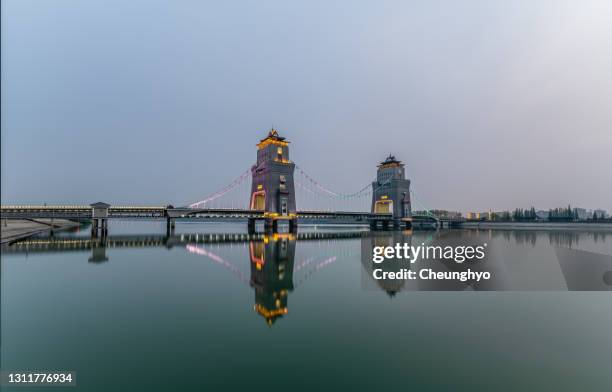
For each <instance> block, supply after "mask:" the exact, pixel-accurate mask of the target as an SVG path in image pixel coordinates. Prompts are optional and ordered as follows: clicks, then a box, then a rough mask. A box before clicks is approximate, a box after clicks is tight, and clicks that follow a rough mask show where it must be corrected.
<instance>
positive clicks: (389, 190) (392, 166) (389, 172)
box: [371, 155, 412, 229]
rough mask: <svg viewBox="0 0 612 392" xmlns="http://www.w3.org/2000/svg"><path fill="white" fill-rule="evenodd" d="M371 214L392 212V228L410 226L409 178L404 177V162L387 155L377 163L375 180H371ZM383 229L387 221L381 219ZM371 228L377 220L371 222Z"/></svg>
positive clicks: (376, 225)
mask: <svg viewBox="0 0 612 392" xmlns="http://www.w3.org/2000/svg"><path fill="white" fill-rule="evenodd" d="M371 212H372V213H373V214H392V223H393V227H394V228H400V227H406V228H410V227H411V216H412V206H411V202H410V180H408V179H406V173H405V169H404V164H403V163H402V162H401V161H398V160H397V159H395V157H394V156H393V155H389V156H388V157H387V158H386V159H385V160H384V161H382V162H381V163H380V164H379V165H378V170H377V171H376V181H374V182H372V209H371ZM381 223H382V225H383V229H386V228H387V227H388V224H389V222H388V221H381ZM371 225H372V227H373V228H376V227H378V222H376V221H374V222H371Z"/></svg>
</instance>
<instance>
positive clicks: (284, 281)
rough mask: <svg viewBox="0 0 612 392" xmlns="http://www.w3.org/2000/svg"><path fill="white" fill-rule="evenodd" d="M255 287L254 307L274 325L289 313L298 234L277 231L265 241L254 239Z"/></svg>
mask: <svg viewBox="0 0 612 392" xmlns="http://www.w3.org/2000/svg"><path fill="white" fill-rule="evenodd" d="M249 253H250V258H251V282H250V283H251V286H252V287H253V288H254V289H255V306H254V309H255V311H256V312H257V313H259V314H260V315H261V316H262V317H264V318H265V320H266V322H267V323H268V325H272V324H273V323H274V322H275V321H276V319H277V318H279V317H282V316H283V315H285V314H287V312H288V309H287V296H288V293H289V291H291V290H293V262H294V258H295V237H294V236H293V235H292V234H274V235H273V236H266V237H264V239H263V241H250V242H249Z"/></svg>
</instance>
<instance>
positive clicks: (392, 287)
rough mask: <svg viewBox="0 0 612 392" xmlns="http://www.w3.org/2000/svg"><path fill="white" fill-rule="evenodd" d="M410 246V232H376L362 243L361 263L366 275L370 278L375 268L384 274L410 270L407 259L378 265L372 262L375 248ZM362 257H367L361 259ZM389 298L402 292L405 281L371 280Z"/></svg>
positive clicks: (388, 261)
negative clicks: (398, 245) (396, 245)
mask: <svg viewBox="0 0 612 392" xmlns="http://www.w3.org/2000/svg"><path fill="white" fill-rule="evenodd" d="M404 243H406V244H408V246H411V245H412V230H403V231H393V232H376V233H372V235H371V236H369V237H368V238H365V239H364V240H363V241H362V250H361V251H362V263H363V265H364V267H365V269H366V271H367V274H368V275H369V277H370V278H372V272H373V270H374V269H375V268H377V269H381V270H382V271H384V272H400V271H401V270H402V269H406V270H408V269H410V268H411V265H410V261H409V260H408V259H394V260H387V261H385V262H382V263H380V264H374V263H373V262H372V258H371V255H372V250H373V249H374V248H375V247H378V246H380V247H387V246H391V247H394V246H395V244H402V245H403V244H404ZM363 255H367V256H365V257H363ZM372 280H374V281H375V282H376V284H377V286H378V287H380V288H381V289H382V290H383V291H385V292H386V293H387V295H389V297H393V296H395V294H397V293H398V292H399V291H402V289H403V288H404V286H405V285H406V280H405V279H378V280H375V279H373V278H372Z"/></svg>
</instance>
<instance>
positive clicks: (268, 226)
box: [247, 218, 298, 234]
mask: <svg viewBox="0 0 612 392" xmlns="http://www.w3.org/2000/svg"><path fill="white" fill-rule="evenodd" d="M258 220H262V221H263V222H264V232H265V233H278V222H279V221H281V219H273V218H249V220H248V223H247V229H248V233H249V234H255V232H256V227H255V225H256V223H257V221H258ZM287 223H288V224H289V232H291V233H296V232H297V227H298V223H297V218H296V219H290V220H287Z"/></svg>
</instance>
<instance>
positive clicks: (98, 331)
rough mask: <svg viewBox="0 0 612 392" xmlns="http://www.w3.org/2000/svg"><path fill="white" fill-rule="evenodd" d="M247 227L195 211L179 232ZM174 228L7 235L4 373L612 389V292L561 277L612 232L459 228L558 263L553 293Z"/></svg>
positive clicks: (609, 251)
mask: <svg viewBox="0 0 612 392" xmlns="http://www.w3.org/2000/svg"><path fill="white" fill-rule="evenodd" d="M244 229H245V228H244V225H238V224H236V225H229V224H228V225H221V224H217V225H211V224H208V225H207V224H184V225H182V224H179V225H178V226H177V238H180V235H181V234H185V233H199V235H202V236H204V235H205V234H206V233H213V232H214V233H240V232H244ZM163 230H164V226H163V223H162V222H156V223H143V222H119V223H113V224H111V226H110V235H111V237H110V238H111V239H112V238H113V236H124V238H132V243H131V244H130V243H129V241H127V240H126V241H127V242H126V243H124V244H123V245H118V244H114V246H110V245H108V246H107V247H106V248H102V249H100V248H99V247H98V248H96V249H94V251H92V249H90V248H88V247H87V246H86V245H83V244H82V242H83V240H84V239H86V238H87V235H88V231H87V230H83V231H81V232H77V233H62V234H57V235H56V237H55V238H53V239H48V238H47V239H45V238H37V239H33V240H32V245H31V246H29V247H28V246H24V245H22V248H21V249H20V250H19V249H17V248H16V247H12V248H9V249H5V252H4V253H3V255H2V276H1V279H2V281H1V283H2V288H1V294H2V303H1V304H2V310H1V316H2V324H1V326H2V330H1V338H2V340H1V347H0V351H1V367H2V369H3V370H19V371H26V370H58V371H59V370H74V371H76V373H77V377H76V379H77V386H76V387H70V388H65V390H69V391H115V390H121V391H189V390H198V391H200V390H241V391H242V390H285V391H292V390H373V391H380V390H385V389H389V390H391V389H393V390H418V391H427V390H431V391H434V390H435V391H437V390H453V391H457V390H462V391H463V390H464V391H474V390H483V391H500V390H501V391H506V390H509V391H510V390H512V391H514V390H518V391H527V390H529V391H531V390H537V391H549V390H550V391H576V390H581V391H608V390H612V293H611V292H610V291H607V292H605V291H599V292H577V291H567V287H566V286H563V285H561V286H556V285H557V284H558V283H559V282H563V279H562V278H563V274H561V273H560V272H559V271H561V269H560V268H559V265H558V263H557V264H555V262H556V259H555V257H554V255H555V253H554V248H555V247H571V248H573V249H579V250H585V251H589V252H596V253H601V254H605V255H612V233H589V232H583V233H575V232H572V233H562V234H559V233H553V232H544V231H538V232H504V233H499V232H481V233H477V234H475V233H474V232H469V231H454V232H453V234H452V235H451V237H452V239H453V240H454V241H456V240H457V239H458V238H459V239H461V238H473V237H474V235H478V236H484V238H485V239H487V240H488V241H489V242H490V244H491V246H492V249H494V250H492V251H491V255H490V257H491V258H492V259H494V260H493V261H494V262H495V263H496V265H497V266H498V270H499V269H500V268H501V269H503V270H504V271H505V272H504V273H506V276H509V277H511V278H513V279H514V278H516V277H517V276H522V275H521V274H520V271H521V270H526V269H530V268H535V269H536V270H538V271H539V272H538V274H539V275H538V276H545V275H547V276H548V275H552V276H554V279H553V280H552V281H547V280H546V279H545V280H543V282H545V283H546V284H547V285H548V284H550V287H545V289H550V290H553V291H541V292H534V291H529V292H525V291H502V292H494V291H481V292H479V291H474V289H478V287H477V286H476V287H466V288H464V290H463V291H462V292H457V291H448V292H440V291H426V292H425V291H416V290H413V289H410V288H408V287H403V288H400V289H399V290H397V292H394V293H392V294H390V293H389V292H388V290H385V289H384V287H378V288H376V287H377V286H376V285H374V286H373V287H374V288H372V287H371V286H368V287H366V286H367V285H364V281H365V280H367V279H369V275H368V274H367V268H365V266H364V263H363V262H362V260H361V249H362V248H361V246H362V242H363V241H364V238H360V237H355V238H342V239H338V238H336V239H334V238H325V239H321V240H312V239H311V240H300V239H297V240H294V239H291V237H289V236H280V237H278V238H272V237H271V238H267V239H266V241H267V242H266V243H264V241H263V240H257V241H251V242H249V241H242V242H241V241H237V242H223V243H218V242H216V243H215V242H213V243H210V242H206V241H193V242H192V243H190V242H188V241H187V242H180V241H178V242H176V243H174V244H172V246H169V244H168V243H166V244H165V245H164V244H163V243H161V242H160V241H162V242H163V240H161V238H163V236H162V235H161V234H162V233H163ZM300 230H301V232H305V231H311V232H317V233H331V232H333V231H335V230H336V229H333V228H331V229H330V228H327V229H325V228H322V227H319V228H316V230H315V228H307V227H305V226H304V227H300ZM343 232H344V233H346V232H347V229H343ZM151 233H157V234H153V235H152V234H151ZM130 236H131V237H130ZM405 236H406V235H405ZM409 237H410V241H412V243H421V242H425V241H441V242H444V241H447V240H448V238H449V237H448V234H444V235H442V234H440V233H435V232H414V233H412V234H411V235H410V236H409ZM366 239H367V237H366ZM37 241H38V242H37ZM45 241H46V242H47V245H43V243H44V242H45ZM70 241H74V242H75V243H76V244H78V243H79V242H81V244H80V245H78V246H85V247H84V248H82V249H80V250H75V249H72V248H70V246H77V245H74V244H73V245H70ZM139 241H140V242H143V244H140V242H139ZM147 241H148V242H147ZM36 242H37V244H36ZM145 242H147V243H146V244H145ZM283 243H284V245H283ZM141 245H142V246H141ZM45 246H46V247H47V248H46V249H45ZM26 248H28V249H26ZM262 259H263V260H262ZM258 264H259V267H258V266H257V265H258ZM500 266H501V267H500ZM364 271H365V272H364ZM508 271H510V272H508ZM559 277H560V278H559ZM518 288H519V289H520V284H519V286H518ZM28 389H29V388H23V387H20V388H13V389H11V388H8V387H4V388H3V389H2V390H18V391H24V390H28ZM30 389H31V390H37V391H40V390H44V388H40V387H38V388H30ZM51 390H62V388H52V389H51Z"/></svg>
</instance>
